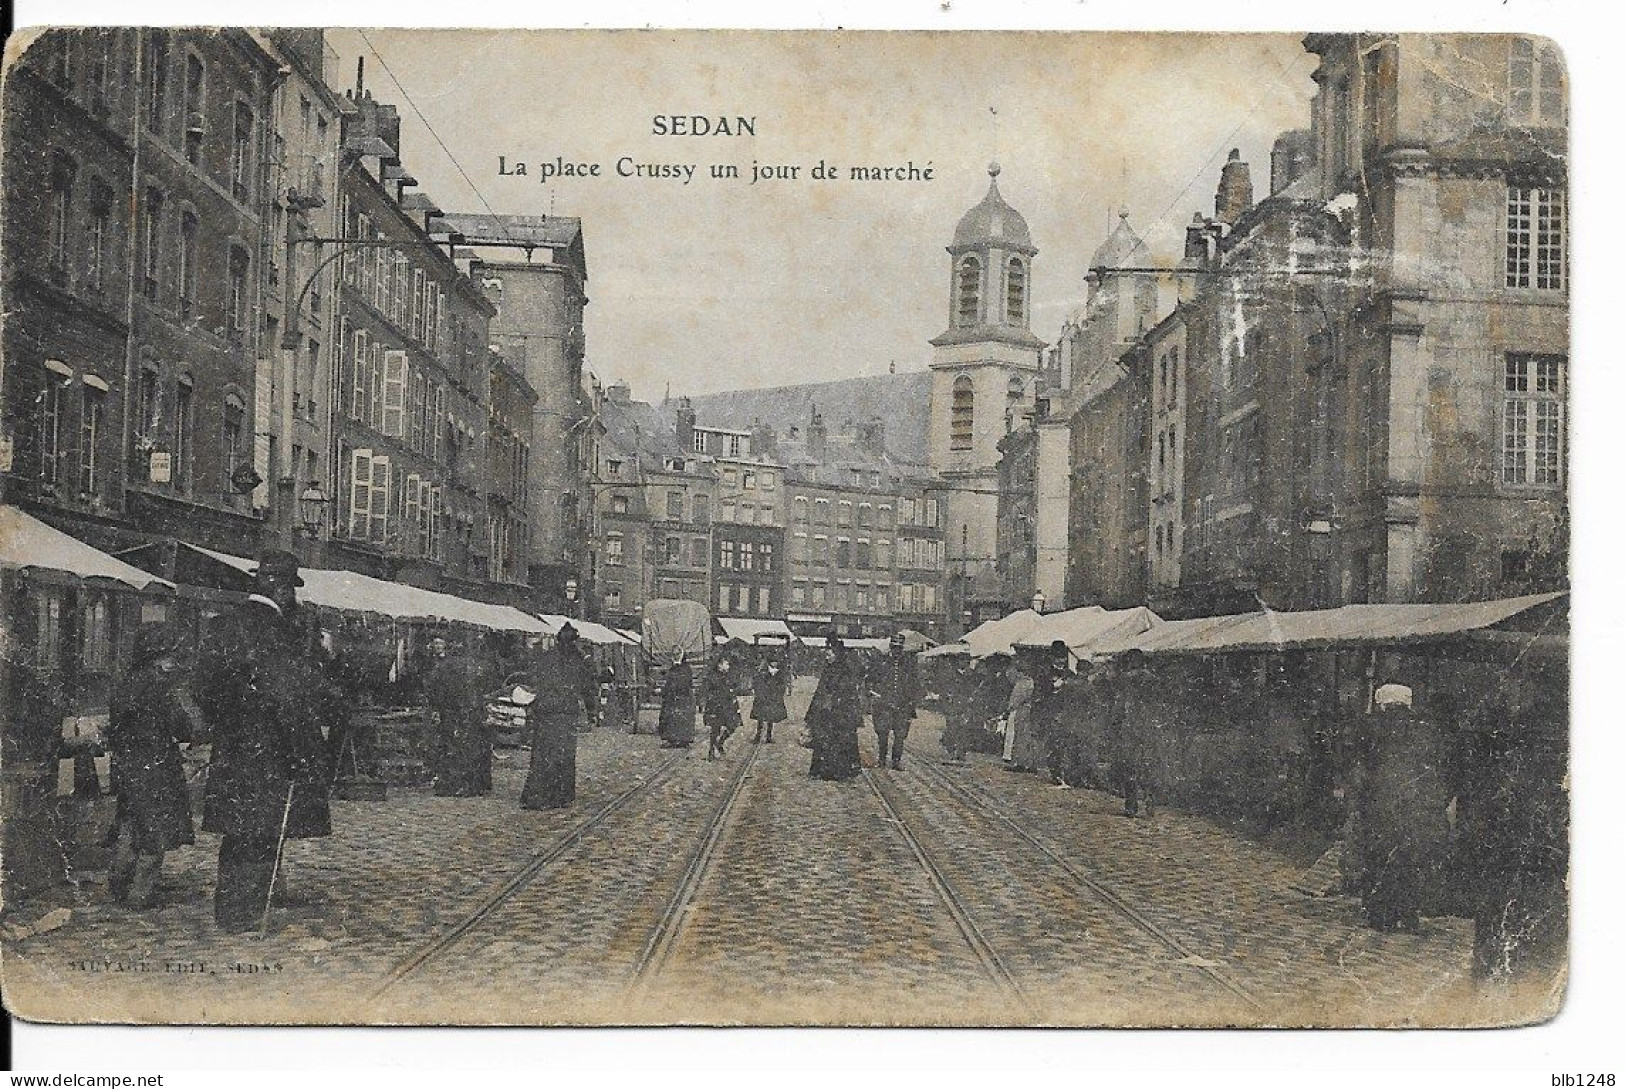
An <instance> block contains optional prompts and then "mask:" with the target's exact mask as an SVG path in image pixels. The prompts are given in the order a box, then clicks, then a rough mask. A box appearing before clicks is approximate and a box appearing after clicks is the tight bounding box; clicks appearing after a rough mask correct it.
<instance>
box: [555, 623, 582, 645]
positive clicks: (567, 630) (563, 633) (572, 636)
mask: <svg viewBox="0 0 1625 1089" xmlns="http://www.w3.org/2000/svg"><path fill="white" fill-rule="evenodd" d="M557 638H558V641H559V642H561V643H574V642H575V641H576V640H577V639H580V638H581V633H580V632H578V631H576V626H575V625H574V624H571V623H570V622H569V621H565V624H564V627H562V628H560V629H559V634H558V636H557Z"/></svg>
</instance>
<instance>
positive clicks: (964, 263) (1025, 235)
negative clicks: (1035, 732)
mask: <svg viewBox="0 0 1625 1089" xmlns="http://www.w3.org/2000/svg"><path fill="white" fill-rule="evenodd" d="M987 173H988V186H987V194H986V195H985V196H984V197H983V198H982V200H981V202H980V203H979V204H977V205H976V206H975V207H973V208H972V209H971V210H970V211H968V212H966V213H965V214H964V216H963V217H961V218H960V220H959V225H958V226H957V227H956V228H955V229H954V237H953V242H952V244H950V245H949V246H948V258H949V270H948V327H947V328H946V329H945V330H943V332H941V333H940V334H938V335H937V336H936V337H933V338H932V340H931V348H932V353H931V371H932V383H931V426H930V432H929V435H930V444H931V450H930V460H931V467H932V469H933V470H935V472H936V473H937V474H938V475H939V476H940V477H942V479H943V481H944V482H945V486H946V487H945V497H946V500H947V523H946V529H947V541H946V551H947V560H948V595H947V596H948V605H949V608H950V610H951V612H950V614H949V618H948V619H949V627H950V628H964V627H968V626H970V625H972V624H976V623H980V622H981V621H982V620H984V619H988V616H986V615H984V613H985V612H987V611H988V610H992V611H993V612H994V613H995V614H996V612H997V610H998V608H999V603H1000V601H1001V600H1002V594H1001V592H1000V589H999V586H998V579H997V578H996V576H995V573H994V558H995V557H994V553H995V548H996V541H997V526H998V485H999V441H1000V440H1001V439H1003V438H1004V436H1005V434H1006V432H1008V431H1009V430H1010V428H1011V427H1012V426H1013V423H1014V422H1016V421H1019V420H1020V419H1021V417H1022V415H1023V414H1024V413H1025V412H1026V411H1027V410H1028V409H1029V408H1030V407H1031V406H1032V403H1033V379H1034V378H1035V377H1036V376H1037V374H1038V370H1039V364H1040V356H1041V353H1042V352H1043V350H1044V347H1045V345H1044V342H1043V341H1042V340H1040V339H1038V338H1037V337H1036V336H1034V335H1033V331H1032V324H1031V323H1032V285H1033V279H1032V275H1033V258H1034V257H1035V256H1037V254H1038V249H1037V247H1035V246H1034V245H1033V243H1032V235H1031V234H1030V233H1029V231H1028V229H1027V221H1026V219H1024V218H1023V217H1022V215H1021V213H1020V212H1018V211H1016V210H1015V209H1014V208H1012V207H1010V205H1009V204H1007V203H1005V200H1004V197H1003V195H1001V194H1000V193H999V164H998V163H991V164H989V166H988V168H987Z"/></svg>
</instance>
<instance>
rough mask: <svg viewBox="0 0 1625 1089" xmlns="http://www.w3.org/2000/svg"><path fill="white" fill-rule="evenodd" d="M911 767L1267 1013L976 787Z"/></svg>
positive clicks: (931, 767)
mask: <svg viewBox="0 0 1625 1089" xmlns="http://www.w3.org/2000/svg"><path fill="white" fill-rule="evenodd" d="M911 766H912V767H913V768H915V769H921V768H923V769H924V770H925V772H926V778H927V779H929V780H930V781H931V782H932V783H934V784H935V785H936V786H937V787H938V788H939V789H940V790H941V791H942V792H943V793H945V794H948V795H950V796H952V797H954V798H956V799H958V801H959V802H960V803H961V804H962V805H964V806H966V807H967V808H969V809H971V810H973V811H975V812H978V813H980V814H982V815H984V816H985V817H987V818H989V819H991V820H993V821H996V822H998V823H999V824H1001V825H1003V826H1004V828H1005V829H1007V830H1008V831H1009V832H1010V833H1011V834H1012V835H1014V836H1015V837H1016V838H1017V839H1019V840H1021V841H1022V842H1023V843H1025V844H1027V845H1028V846H1030V847H1032V848H1033V849H1034V850H1036V851H1038V852H1039V853H1040V854H1042V855H1043V856H1044V857H1045V858H1047V859H1049V861H1050V862H1052V863H1053V864H1054V865H1055V867H1056V868H1057V869H1059V870H1060V871H1061V872H1062V873H1063V874H1065V875H1066V877H1067V878H1068V879H1069V880H1070V881H1071V882H1072V883H1073V884H1074V885H1076V886H1077V887H1079V888H1081V889H1083V890H1084V891H1086V892H1088V893H1089V894H1091V895H1092V896H1094V897H1095V898H1096V899H1097V900H1099V901H1100V902H1101V903H1103V904H1105V905H1107V906H1108V907H1110V908H1112V909H1113V910H1114V911H1116V912H1117V913H1118V914H1119V915H1121V916H1123V917H1124V918H1126V919H1127V920H1128V921H1129V922H1130V923H1132V924H1133V925H1134V927H1135V928H1136V929H1138V930H1140V931H1141V932H1142V933H1144V934H1145V935H1146V936H1148V937H1149V938H1151V939H1152V940H1153V941H1155V942H1156V943H1157V944H1159V945H1161V946H1162V947H1163V948H1164V949H1166V950H1168V951H1169V952H1171V953H1175V954H1177V955H1178V956H1179V958H1180V960H1181V961H1182V962H1183V963H1186V964H1189V965H1190V966H1192V967H1194V968H1196V969H1197V970H1198V971H1200V972H1201V973H1203V974H1204V975H1205V976H1207V978H1208V979H1209V980H1211V981H1212V982H1213V983H1215V984H1216V985H1218V986H1219V987H1222V988H1223V989H1224V990H1226V991H1228V992H1229V993H1230V994H1231V995H1233V996H1234V997H1235V998H1237V999H1239V1000H1240V1001H1241V1002H1243V1003H1244V1004H1246V1005H1247V1006H1249V1007H1250V1008H1252V1009H1253V1010H1255V1011H1257V1012H1259V1013H1264V1012H1266V1011H1267V1007H1266V1006H1265V1004H1264V1003H1263V1002H1261V1001H1260V1000H1259V999H1258V997H1257V996H1255V995H1254V994H1253V993H1252V992H1251V991H1249V990H1248V989H1247V988H1245V987H1243V986H1242V985H1241V984H1240V983H1237V982H1236V981H1235V980H1234V979H1232V978H1231V977H1230V975H1229V974H1228V973H1226V972H1224V971H1222V970H1221V969H1219V968H1217V967H1215V966H1214V965H1212V964H1211V963H1210V962H1208V961H1207V960H1206V958H1204V957H1202V956H1201V955H1200V954H1199V953H1197V951H1196V950H1194V949H1192V948H1191V947H1190V946H1189V945H1187V944H1186V943H1185V942H1184V941H1182V940H1180V939H1179V938H1178V937H1176V936H1175V935H1173V934H1172V933H1170V932H1169V931H1168V930H1167V929H1166V928H1164V927H1162V926H1161V925H1159V924H1158V923H1156V922H1154V921H1153V920H1151V919H1150V918H1148V917H1147V916H1146V915H1145V913H1144V912H1142V911H1140V910H1139V909H1137V908H1136V907H1135V906H1134V905H1133V904H1131V903H1130V902H1129V901H1128V900H1127V899H1125V898H1124V897H1122V896H1120V895H1119V894H1118V893H1117V892H1116V891H1115V890H1113V889H1112V888H1111V887H1110V886H1109V885H1107V884H1106V883H1105V882H1103V881H1101V880H1100V879H1099V878H1098V877H1095V876H1094V875H1092V874H1090V873H1088V872H1086V871H1085V870H1083V869H1082V868H1081V867H1079V866H1078V865H1077V864H1076V863H1074V862H1073V861H1072V860H1071V859H1068V858H1066V857H1065V856H1064V855H1062V854H1061V853H1060V852H1058V851H1056V850H1055V849H1054V848H1053V847H1051V846H1050V845H1049V844H1047V843H1045V842H1044V841H1043V840H1042V839H1040V838H1039V837H1038V836H1037V835H1035V834H1034V833H1032V832H1030V831H1029V830H1027V829H1026V828H1024V827H1022V826H1021V825H1020V824H1018V823H1017V822H1016V821H1015V820H1013V819H1011V818H1010V817H1009V816H1008V815H1006V814H1005V813H1004V812H1003V810H1002V808H1001V807H999V806H998V805H996V804H995V803H994V801H993V800H992V799H990V798H989V797H988V795H987V794H985V793H984V792H982V791H981V790H979V789H977V788H975V787H970V786H967V785H965V784H964V783H961V782H958V781H957V780H956V779H954V778H953V777H952V776H950V775H949V774H948V773H947V772H946V771H944V770H943V769H942V767H941V766H939V765H938V764H936V763H934V762H933V761H930V760H924V759H916V760H915V761H914V762H913V764H912V765H911Z"/></svg>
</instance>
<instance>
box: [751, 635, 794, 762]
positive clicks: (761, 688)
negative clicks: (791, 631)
mask: <svg viewBox="0 0 1625 1089" xmlns="http://www.w3.org/2000/svg"><path fill="white" fill-rule="evenodd" d="M789 687H790V676H789V673H788V672H787V671H786V670H785V668H784V663H783V662H782V661H780V660H779V658H778V657H776V656H774V657H770V658H768V660H767V661H766V663H765V664H764V665H763V666H762V668H761V669H759V670H757V672H756V684H755V686H754V689H753V691H752V698H751V701H750V717H751V718H752V719H754V720H755V722H756V737H755V740H757V741H761V740H762V733H763V731H766V733H767V743H768V744H769V745H771V744H773V724H774V723H775V722H783V721H784V720H785V719H787V718H789V717H790V712H789V711H788V710H787V709H786V708H785V706H784V695H785V691H786V690H787V689H788V688H789Z"/></svg>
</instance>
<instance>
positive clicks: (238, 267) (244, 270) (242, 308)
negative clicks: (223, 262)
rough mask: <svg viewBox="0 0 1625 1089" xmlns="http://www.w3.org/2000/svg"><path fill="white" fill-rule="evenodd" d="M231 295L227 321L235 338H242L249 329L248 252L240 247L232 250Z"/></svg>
mask: <svg viewBox="0 0 1625 1089" xmlns="http://www.w3.org/2000/svg"><path fill="white" fill-rule="evenodd" d="M230 268H231V295H230V297H229V301H228V306H229V310H228V311H227V314H226V320H227V321H228V323H229V324H230V329H231V333H232V335H233V336H234V337H240V336H242V335H243V332H244V331H245V330H246V329H247V328H248V251H247V250H244V249H242V248H241V247H239V246H233V247H232V248H231V261H230Z"/></svg>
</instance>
